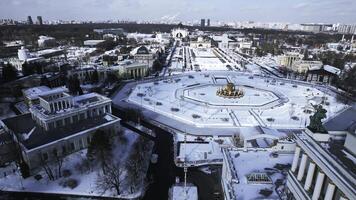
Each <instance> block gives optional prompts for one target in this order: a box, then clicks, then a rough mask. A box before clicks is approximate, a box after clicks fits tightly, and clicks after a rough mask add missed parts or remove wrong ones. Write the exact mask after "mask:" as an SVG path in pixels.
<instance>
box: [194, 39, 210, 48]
mask: <svg viewBox="0 0 356 200" xmlns="http://www.w3.org/2000/svg"><path fill="white" fill-rule="evenodd" d="M189 46H190V47H192V48H211V40H210V38H203V37H198V38H197V39H196V40H191V41H190V45H189Z"/></svg>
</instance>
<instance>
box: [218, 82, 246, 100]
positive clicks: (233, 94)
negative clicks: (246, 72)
mask: <svg viewBox="0 0 356 200" xmlns="http://www.w3.org/2000/svg"><path fill="white" fill-rule="evenodd" d="M216 95H218V96H220V97H225V98H241V97H243V96H244V91H243V90H242V89H239V88H238V89H236V88H235V85H234V84H233V83H228V84H227V85H226V86H225V87H223V88H219V89H218V90H217V91H216Z"/></svg>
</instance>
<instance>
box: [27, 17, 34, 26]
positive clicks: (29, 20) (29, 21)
mask: <svg viewBox="0 0 356 200" xmlns="http://www.w3.org/2000/svg"><path fill="white" fill-rule="evenodd" d="M27 24H29V25H32V24H33V21H32V17H31V16H28V17H27Z"/></svg>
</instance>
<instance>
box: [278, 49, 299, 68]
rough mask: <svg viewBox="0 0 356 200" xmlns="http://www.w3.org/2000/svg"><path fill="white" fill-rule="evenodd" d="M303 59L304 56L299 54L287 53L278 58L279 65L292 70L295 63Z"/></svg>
mask: <svg viewBox="0 0 356 200" xmlns="http://www.w3.org/2000/svg"><path fill="white" fill-rule="evenodd" d="M302 58H303V55H301V54H300V53H297V52H287V53H285V54H284V55H281V56H279V57H278V62H279V63H278V64H280V65H281V66H283V67H286V68H292V65H293V63H294V62H296V61H298V60H300V59H302Z"/></svg>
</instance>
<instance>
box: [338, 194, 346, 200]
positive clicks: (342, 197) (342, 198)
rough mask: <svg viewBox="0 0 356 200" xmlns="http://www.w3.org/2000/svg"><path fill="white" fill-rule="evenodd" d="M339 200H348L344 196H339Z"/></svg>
mask: <svg viewBox="0 0 356 200" xmlns="http://www.w3.org/2000/svg"><path fill="white" fill-rule="evenodd" d="M339 200H348V199H347V198H346V197H345V196H343V195H341V196H340V199H339Z"/></svg>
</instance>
